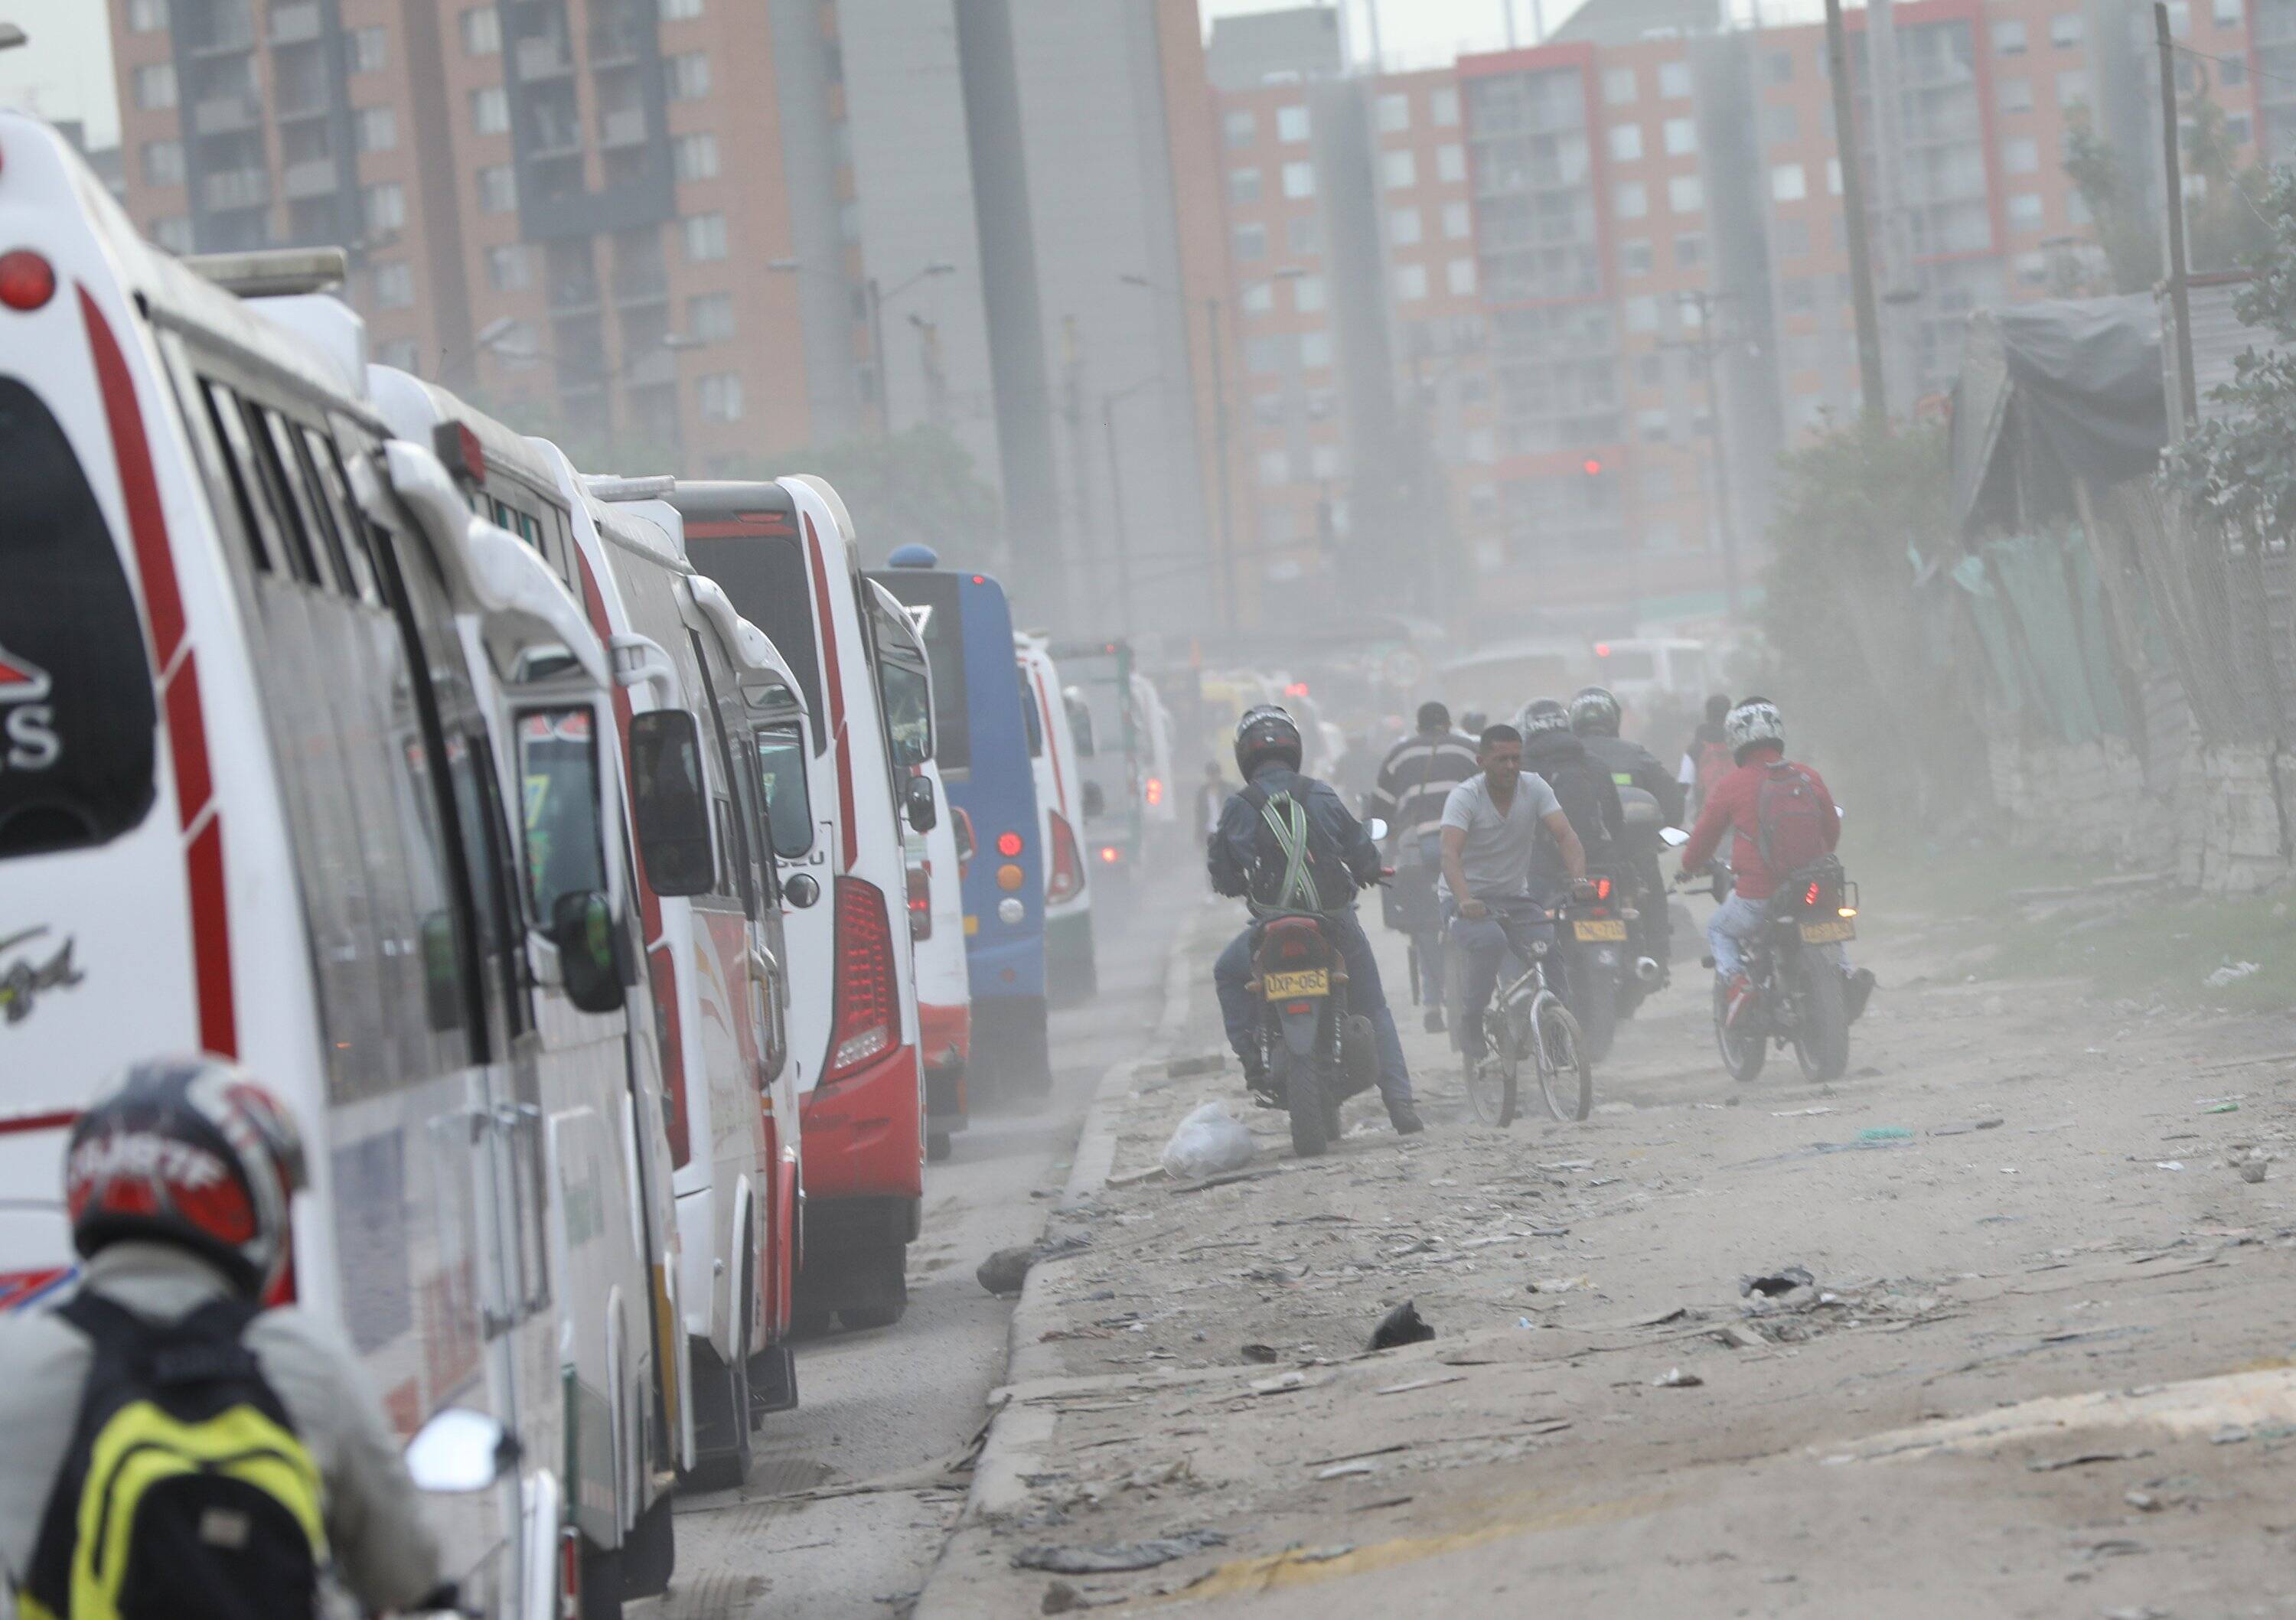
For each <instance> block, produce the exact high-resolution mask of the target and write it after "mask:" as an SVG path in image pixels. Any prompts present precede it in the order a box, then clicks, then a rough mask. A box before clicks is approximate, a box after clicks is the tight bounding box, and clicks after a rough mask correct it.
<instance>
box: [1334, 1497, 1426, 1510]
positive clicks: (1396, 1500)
mask: <svg viewBox="0 0 2296 1620" xmlns="http://www.w3.org/2000/svg"><path fill="white" fill-rule="evenodd" d="M1418 1500H1419V1499H1418V1498H1417V1497H1415V1496H1385V1497H1382V1498H1381V1499H1380V1500H1379V1501H1362V1502H1357V1504H1356V1505H1355V1506H1354V1507H1352V1508H1349V1510H1348V1511H1349V1512H1350V1513H1369V1512H1371V1511H1372V1510H1374V1509H1377V1508H1400V1507H1402V1506H1403V1505H1404V1504H1406V1502H1413V1501H1418Z"/></svg>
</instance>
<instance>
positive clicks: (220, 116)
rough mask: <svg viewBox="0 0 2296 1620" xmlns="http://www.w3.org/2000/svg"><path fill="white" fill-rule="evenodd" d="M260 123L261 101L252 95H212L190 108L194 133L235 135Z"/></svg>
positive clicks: (261, 115)
mask: <svg viewBox="0 0 2296 1620" xmlns="http://www.w3.org/2000/svg"><path fill="white" fill-rule="evenodd" d="M262 123H263V103H262V102H261V101H260V100H258V98H256V97H255V96H252V95H246V94H238V95H213V96H209V98H208V99H207V100H206V101H203V102H200V103H199V104H198V105H196V106H194V107H193V109H192V130H193V133H194V134H196V135H235V134H237V133H238V132H240V131H241V130H243V129H256V128H259V127H261V126H262Z"/></svg>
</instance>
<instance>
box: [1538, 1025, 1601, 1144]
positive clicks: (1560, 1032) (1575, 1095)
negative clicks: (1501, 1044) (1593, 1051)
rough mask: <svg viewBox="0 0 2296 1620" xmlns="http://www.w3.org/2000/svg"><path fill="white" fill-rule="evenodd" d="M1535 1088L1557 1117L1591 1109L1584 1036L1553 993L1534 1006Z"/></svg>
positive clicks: (1591, 1075)
mask: <svg viewBox="0 0 2296 1620" xmlns="http://www.w3.org/2000/svg"><path fill="white" fill-rule="evenodd" d="M1537 1021H1538V1047H1537V1055H1538V1090H1539V1094H1540V1095H1541V1096H1543V1097H1544V1098H1545V1099H1546V1111H1547V1112H1548V1113H1550V1114H1552V1115H1554V1117H1555V1118H1557V1119H1584V1118H1586V1117H1587V1115H1589V1114H1591V1113H1593V1112H1594V1111H1595V1066H1594V1065H1593V1064H1592V1063H1590V1062H1589V1061H1587V1037H1586V1036H1585V1035H1583V1034H1581V1033H1580V1032H1579V1020H1578V1019H1575V1018H1572V1017H1571V1016H1570V1008H1568V1007H1565V1006H1564V1005H1563V1004H1562V1002H1560V1001H1559V1000H1557V999H1556V998H1555V997H1554V996H1551V995H1549V996H1546V997H1544V998H1542V999H1541V1001H1540V1002H1539V1003H1538V1020H1537Z"/></svg>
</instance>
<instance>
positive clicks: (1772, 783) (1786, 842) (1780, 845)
mask: <svg viewBox="0 0 2296 1620" xmlns="http://www.w3.org/2000/svg"><path fill="white" fill-rule="evenodd" d="M1832 817H1833V810H1832V809H1831V808H1830V807H1829V806H1827V805H1826V802H1825V796H1824V795H1823V794H1821V793H1820V792H1819V791H1818V790H1817V782H1816V780H1815V779H1814V778H1812V777H1811V775H1810V773H1808V771H1805V770H1803V769H1802V768H1801V767H1800V765H1790V764H1788V763H1787V762H1786V761H1784V760H1783V759H1777V760H1773V761H1771V762H1770V764H1769V765H1768V766H1767V768H1766V769H1765V770H1764V771H1763V773H1762V780H1761V783H1760V785H1759V787H1757V788H1756V789H1755V790H1754V847H1756V848H1758V849H1759V850H1760V851H1761V852H1762V864H1763V865H1764V866H1766V867H1767V868H1768V869H1769V873H1770V876H1771V878H1772V879H1773V880H1783V879H1784V878H1785V877H1786V876H1787V875H1788V874H1789V873H1792V872H1797V871H1800V870H1801V869H1802V868H1803V867H1805V866H1809V865H1812V864H1815V863H1817V862H1819V861H1823V860H1824V859H1825V857H1826V856H1827V855H1830V854H1832V853H1833V850H1832V847H1831V846H1830V845H1828V843H1827V842H1826V833H1827V830H1828V829H1827V827H1826V824H1825V823H1826V822H1827V821H1828V820H1830V819H1831V818H1832Z"/></svg>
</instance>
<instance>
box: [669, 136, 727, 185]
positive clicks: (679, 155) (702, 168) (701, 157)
mask: <svg viewBox="0 0 2296 1620" xmlns="http://www.w3.org/2000/svg"><path fill="white" fill-rule="evenodd" d="M669 155H670V167H671V168H672V170H673V171H674V172H675V173H676V176H677V177H678V178H679V179H680V180H715V179H716V178H717V136H716V135H706V134H705V135H680V136H678V137H677V139H676V141H674V142H673V143H671V144H670V149H669Z"/></svg>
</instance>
